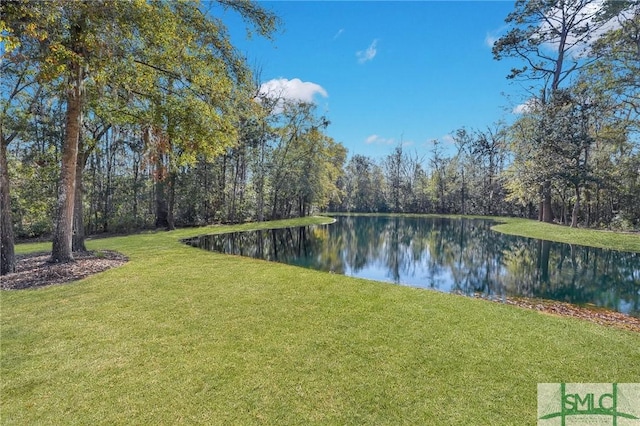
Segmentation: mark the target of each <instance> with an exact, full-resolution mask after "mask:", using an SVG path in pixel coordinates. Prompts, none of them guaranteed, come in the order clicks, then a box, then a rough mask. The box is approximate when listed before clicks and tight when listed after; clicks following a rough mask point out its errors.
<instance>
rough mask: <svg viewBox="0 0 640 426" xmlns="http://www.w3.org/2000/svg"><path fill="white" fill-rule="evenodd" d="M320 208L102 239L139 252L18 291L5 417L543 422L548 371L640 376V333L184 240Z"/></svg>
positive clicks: (9, 299)
mask: <svg viewBox="0 0 640 426" xmlns="http://www.w3.org/2000/svg"><path fill="white" fill-rule="evenodd" d="M317 220H326V219H305V220H302V221H282V222H277V223H268V224H260V225H256V224H249V225H243V226H234V227H231V226H229V227H227V226H224V227H210V228H207V229H186V230H179V231H174V232H168V233H149V234H140V235H134V236H127V237H116V238H109V239H99V240H91V241H89V242H88V245H89V248H90V249H111V250H117V251H119V252H122V253H124V254H126V255H127V256H129V258H130V262H129V263H127V264H126V265H125V266H122V267H120V268H117V269H113V270H110V271H107V272H105V273H102V274H99V275H96V276H93V277H90V278H88V279H85V280H82V281H79V282H76V283H71V284H66V285H60V286H52V287H49V288H44V289H38V290H27V291H17V292H2V293H0V297H1V298H2V300H1V302H2V303H1V317H0V321H1V322H0V324H1V332H2V335H1V347H0V353H1V356H2V358H1V373H2V388H1V390H2V397H1V402H0V409H1V410H0V416H1V418H0V421H1V422H2V423H3V424H61V423H64V424H109V425H111V424H278V425H279V424H305V425H306V424H341V425H342V424H358V425H360V424H376V425H378V424H393V425H395V424H464V425H468V424H474V425H478V424H535V423H536V385H537V383H541V382H562V381H564V382H634V381H637V379H638V377H640V363H638V357H639V355H640V350H639V349H638V348H640V335H639V334H638V333H632V332H628V331H623V330H617V329H610V328H604V327H602V326H598V325H596V324H592V323H587V322H582V321H579V320H575V319H571V318H559V317H552V316H549V315H544V314H540V313H537V312H534V311H527V310H523V309H519V308H515V307H512V306H507V305H501V304H496V303H491V302H486V301H483V300H477V299H470V298H465V297H461V296H455V295H449V294H443V293H438V292H433V291H426V290H420V289H414V288H409V287H403V286H394V285H390V284H383V283H376V282H371V281H366V280H360V279H355V278H349V277H345V276H340V275H333V274H327V273H322V272H317V271H312V270H306V269H301V268H296V267H293V266H288V265H282V264H275V263H268V262H264V261H260V260H254V259H247V258H241V257H236V256H225V255H220V254H215V253H209V252H205V251H202V250H198V249H195V248H191V247H187V246H185V245H183V244H181V243H180V242H179V241H178V240H179V238H183V237H187V236H191V235H196V234H199V233H203V232H207V233H209V232H227V231H231V230H242V229H250V228H256V227H258V226H264V227H266V226H269V227H271V226H274V225H275V226H289V225H296V224H306V223H310V222H312V221H317ZM19 250H20V251H21V252H24V251H29V250H42V247H41V246H30V247H26V248H25V247H20V248H19Z"/></svg>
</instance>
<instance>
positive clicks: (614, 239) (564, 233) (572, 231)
mask: <svg viewBox="0 0 640 426" xmlns="http://www.w3.org/2000/svg"><path fill="white" fill-rule="evenodd" d="M496 220H498V221H500V222H504V223H501V224H500V225H496V226H494V227H493V229H494V230H495V231H498V232H503V233H505V234H512V235H520V236H523V237H530V238H538V239H544V240H549V241H557V242H560V243H568V244H577V245H582V246H589V247H600V248H608V249H612V250H619V251H631V252H638V253H640V234H638V233H620V232H611V231H602V230H594V229H584V228H571V227H568V226H562V225H556V224H551V223H542V222H538V221H534V220H527V219H514V218H496Z"/></svg>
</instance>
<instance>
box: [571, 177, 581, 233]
mask: <svg viewBox="0 0 640 426" xmlns="http://www.w3.org/2000/svg"><path fill="white" fill-rule="evenodd" d="M579 213H580V187H579V186H578V185H576V202H575V203H574V204H573V212H572V213H571V227H572V228H577V227H578V214H579Z"/></svg>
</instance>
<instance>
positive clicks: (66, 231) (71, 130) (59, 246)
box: [51, 34, 84, 263]
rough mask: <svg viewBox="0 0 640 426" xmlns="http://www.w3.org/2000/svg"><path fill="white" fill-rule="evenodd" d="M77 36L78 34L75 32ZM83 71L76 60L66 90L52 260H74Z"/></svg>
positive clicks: (61, 261) (72, 65)
mask: <svg viewBox="0 0 640 426" xmlns="http://www.w3.org/2000/svg"><path fill="white" fill-rule="evenodd" d="M76 36H77V34H76ZM83 80H84V70H83V68H82V65H81V64H79V63H77V62H76V61H73V62H72V64H71V77H70V78H69V85H70V87H69V89H68V90H67V114H66V115H67V117H66V123H65V140H64V146H63V148H62V167H61V171H60V184H59V187H58V204H57V207H56V223H55V230H54V233H53V248H52V250H51V262H54V263H63V262H71V261H73V253H72V239H73V207H74V199H75V191H76V165H77V161H78V140H79V137H80V131H81V129H82V95H83V93H82V92H83V87H82V86H83Z"/></svg>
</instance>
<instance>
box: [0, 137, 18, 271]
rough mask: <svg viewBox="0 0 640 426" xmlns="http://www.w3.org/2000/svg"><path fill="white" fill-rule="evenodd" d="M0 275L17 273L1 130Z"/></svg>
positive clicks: (6, 163) (4, 149)
mask: <svg viewBox="0 0 640 426" xmlns="http://www.w3.org/2000/svg"><path fill="white" fill-rule="evenodd" d="M0 216H1V217H0V275H6V274H11V273H13V272H15V271H16V255H15V250H14V236H13V221H12V219H11V197H10V193H9V168H8V161H7V143H5V140H4V135H2V129H0Z"/></svg>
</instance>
